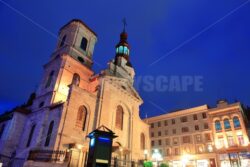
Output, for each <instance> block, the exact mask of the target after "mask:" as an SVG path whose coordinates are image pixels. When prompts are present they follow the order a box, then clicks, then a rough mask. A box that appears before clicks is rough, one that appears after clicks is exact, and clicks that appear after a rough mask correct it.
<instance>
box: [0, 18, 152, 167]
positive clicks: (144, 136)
mask: <svg viewBox="0 0 250 167" xmlns="http://www.w3.org/2000/svg"><path fill="white" fill-rule="evenodd" d="M96 42H97V36H96V34H95V33H94V32H93V31H92V30H91V29H90V28H89V27H87V26H86V25H85V24H84V23H83V22H82V21H80V20H72V21H71V22H69V23H68V24H66V25H65V26H63V27H62V28H61V29H60V31H59V39H58V43H57V46H56V49H55V51H54V52H53V53H52V55H51V57H50V60H49V62H48V63H47V64H45V65H44V74H43V77H42V81H41V83H40V85H39V88H38V90H37V91H36V97H35V98H34V100H33V102H32V105H31V106H29V107H27V108H28V109H29V110H30V111H31V112H30V113H29V114H28V115H27V116H24V117H25V118H24V119H25V124H24V125H23V128H22V129H23V131H22V130H20V131H19V132H18V133H19V134H20V135H17V134H16V136H20V137H16V138H14V139H13V140H15V141H17V142H15V143H12V144H11V147H8V150H6V152H8V156H10V155H11V154H12V153H13V152H15V154H16V157H18V158H27V157H28V155H29V153H30V151H31V150H38V152H39V150H62V151H66V152H71V158H70V163H71V166H76V167H80V166H81V167H82V166H83V164H84V163H85V162H86V156H87V151H88V146H89V139H88V138H87V137H86V136H87V135H88V134H89V133H90V132H92V131H93V130H94V129H96V128H98V127H100V126H101V125H104V126H106V127H107V128H109V129H111V130H112V131H113V132H115V134H116V135H117V136H118V137H117V138H115V140H114V145H113V154H112V155H113V156H116V157H118V158H119V159H123V160H127V161H132V160H141V159H144V150H145V149H149V146H150V143H149V142H150V141H149V134H148V128H149V126H148V125H147V124H146V123H145V122H143V121H142V120H141V119H140V117H139V106H140V105H141V104H142V103H143V101H142V99H141V97H140V96H139V94H138V93H137V91H136V90H135V89H134V87H133V82H134V75H135V72H134V68H133V67H132V65H131V62H130V57H129V56H130V53H129V44H128V42H127V33H126V32H125V31H123V32H122V33H121V35H120V42H119V43H118V44H117V46H116V50H114V51H115V52H116V55H115V58H114V59H113V60H111V61H110V62H109V63H108V68H107V69H104V70H103V71H101V72H100V73H98V74H94V71H93V70H92V65H93V62H94V61H93V59H92V55H93V51H94V46H95V43H96ZM14 114H15V113H14ZM8 121H12V120H8ZM22 122H23V121H22ZM1 124H5V122H4V121H3V122H1ZM3 131H4V132H3V133H4V135H6V138H2V139H1V140H9V138H8V136H7V134H8V132H7V131H8V129H4V130H3ZM0 150H1V148H0ZM40 153H42V151H40ZM31 158H33V159H34V157H31ZM61 158H62V159H63V157H61ZM61 158H60V159H61ZM34 163H36V162H35V161H27V162H26V165H27V166H35V164H34ZM44 166H46V164H44ZM47 166H51V164H47Z"/></svg>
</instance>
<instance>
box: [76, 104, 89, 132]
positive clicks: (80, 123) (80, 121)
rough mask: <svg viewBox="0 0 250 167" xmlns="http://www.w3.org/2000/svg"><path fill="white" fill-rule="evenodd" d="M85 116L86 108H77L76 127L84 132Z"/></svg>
mask: <svg viewBox="0 0 250 167" xmlns="http://www.w3.org/2000/svg"><path fill="white" fill-rule="evenodd" d="M87 115H88V112H87V108H86V107H85V106H81V107H79V109H78V113H77V119H76V126H77V127H79V128H82V130H83V131H85V130H86V122H87Z"/></svg>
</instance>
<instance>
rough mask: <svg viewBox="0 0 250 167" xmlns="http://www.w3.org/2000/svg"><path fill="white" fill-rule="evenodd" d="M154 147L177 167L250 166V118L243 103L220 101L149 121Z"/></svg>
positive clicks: (164, 159) (149, 119)
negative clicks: (246, 114)
mask: <svg viewBox="0 0 250 167" xmlns="http://www.w3.org/2000/svg"><path fill="white" fill-rule="evenodd" d="M146 121H147V122H148V124H150V125H151V128H150V136H151V148H152V152H153V151H154V149H158V150H159V151H160V152H161V154H162V156H163V161H168V162H170V164H171V165H172V166H173V167H181V166H182V165H183V164H185V165H186V166H190V167H191V166H194V167H215V166H218V167H249V166H250V163H249V156H250V154H249V150H250V149H249V138H248V134H247V129H246V127H247V126H246V125H247V119H246V117H245V114H244V112H243V109H242V107H241V104H240V103H233V104H228V103H227V102H226V101H219V102H218V104H217V107H215V108H209V107H208V106H207V105H204V106H199V107H195V108H190V109H186V110H180V111H176V112H172V113H167V114H164V115H160V116H156V117H152V118H148V119H146Z"/></svg>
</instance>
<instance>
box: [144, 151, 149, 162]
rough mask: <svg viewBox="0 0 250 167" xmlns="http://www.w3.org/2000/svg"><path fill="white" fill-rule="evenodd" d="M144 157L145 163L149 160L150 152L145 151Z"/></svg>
mask: <svg viewBox="0 0 250 167" xmlns="http://www.w3.org/2000/svg"><path fill="white" fill-rule="evenodd" d="M144 157H145V161H147V160H148V150H144Z"/></svg>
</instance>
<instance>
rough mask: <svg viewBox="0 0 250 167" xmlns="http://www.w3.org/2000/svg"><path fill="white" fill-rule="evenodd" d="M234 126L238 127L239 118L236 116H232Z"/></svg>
mask: <svg viewBox="0 0 250 167" xmlns="http://www.w3.org/2000/svg"><path fill="white" fill-rule="evenodd" d="M233 123H234V128H240V120H239V118H238V117H234V118H233Z"/></svg>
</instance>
